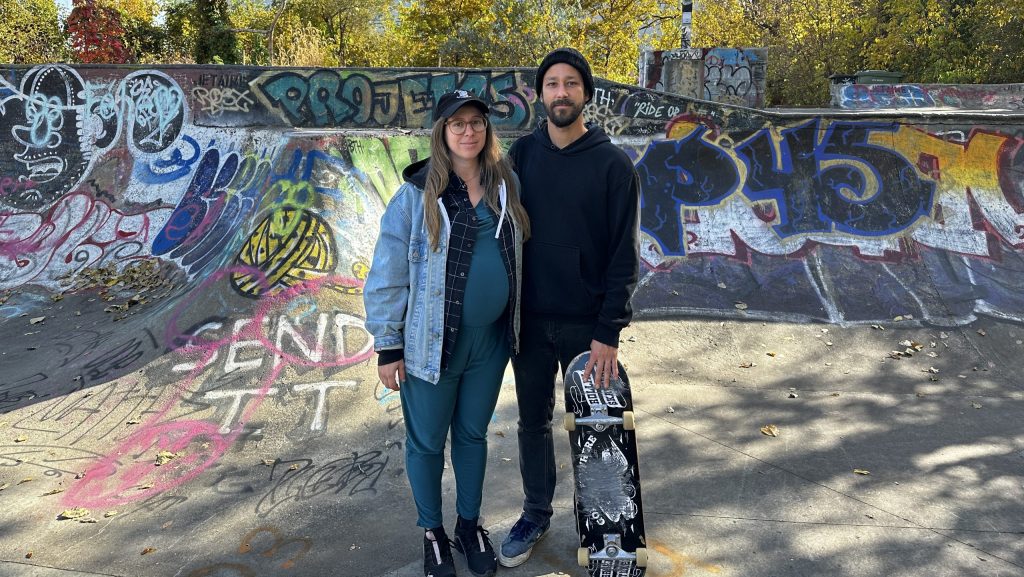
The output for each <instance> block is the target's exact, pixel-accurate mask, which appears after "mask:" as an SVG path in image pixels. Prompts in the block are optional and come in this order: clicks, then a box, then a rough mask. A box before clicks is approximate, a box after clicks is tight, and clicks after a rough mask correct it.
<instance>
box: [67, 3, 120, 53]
mask: <svg viewBox="0 0 1024 577" xmlns="http://www.w3.org/2000/svg"><path fill="white" fill-rule="evenodd" d="M73 6H74V7H73V8H72V9H71V14H70V15H69V16H68V19H67V22H66V24H65V26H66V27H67V31H68V41H69V42H70V44H71V52H72V54H74V56H75V58H76V59H77V60H78V61H79V62H82V63H84V64H124V63H126V62H129V60H130V59H131V53H130V52H129V51H128V49H127V48H125V45H124V37H125V31H124V27H123V26H122V25H121V15H120V14H118V12H117V11H116V10H114V9H113V8H108V7H106V6H99V5H97V4H96V0H74V5H73Z"/></svg>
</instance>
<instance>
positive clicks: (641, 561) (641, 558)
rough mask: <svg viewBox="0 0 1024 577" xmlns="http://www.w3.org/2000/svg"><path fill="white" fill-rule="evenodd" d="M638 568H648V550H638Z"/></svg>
mask: <svg viewBox="0 0 1024 577" xmlns="http://www.w3.org/2000/svg"><path fill="white" fill-rule="evenodd" d="M636 566H637V567H646V566H647V549H644V548H640V549H637V550H636Z"/></svg>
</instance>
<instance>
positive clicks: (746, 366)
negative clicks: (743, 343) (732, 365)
mask: <svg viewBox="0 0 1024 577" xmlns="http://www.w3.org/2000/svg"><path fill="white" fill-rule="evenodd" d="M756 366H757V363H752V362H750V361H747V362H743V363H740V368H741V369H749V368H751V367H756Z"/></svg>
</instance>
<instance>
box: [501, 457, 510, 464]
mask: <svg viewBox="0 0 1024 577" xmlns="http://www.w3.org/2000/svg"><path fill="white" fill-rule="evenodd" d="M501 460H502V461H505V462H506V463H507V462H509V461H511V460H512V459H509V458H508V457H502V458H501Z"/></svg>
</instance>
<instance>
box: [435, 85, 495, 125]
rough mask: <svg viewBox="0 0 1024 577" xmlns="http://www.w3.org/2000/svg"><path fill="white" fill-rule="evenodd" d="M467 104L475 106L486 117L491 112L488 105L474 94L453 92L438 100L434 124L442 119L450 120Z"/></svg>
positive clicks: (461, 91) (463, 91)
mask: <svg viewBox="0 0 1024 577" xmlns="http://www.w3.org/2000/svg"><path fill="white" fill-rule="evenodd" d="M467 104H472V105H473V106H475V107H476V108H477V109H479V110H480V112H482V113H483V114H484V116H487V115H488V114H490V112H491V109H490V108H489V107H488V106H487V103H486V102H484V101H483V100H480V99H479V98H477V97H476V95H475V94H473V93H472V92H468V91H465V90H453V91H452V92H446V93H444V94H442V95H441V98H438V99H437V106H435V107H434V122H437V121H438V120H441V119H442V118H450V117H451V115H453V114H455V112H456V111H457V110H458V109H460V108H462V107H463V106H465V105H467Z"/></svg>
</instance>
